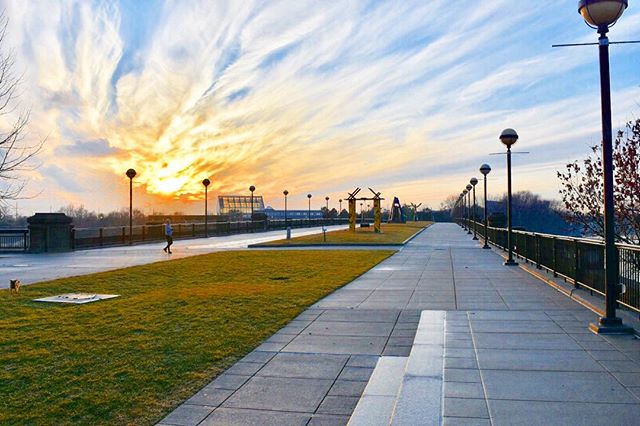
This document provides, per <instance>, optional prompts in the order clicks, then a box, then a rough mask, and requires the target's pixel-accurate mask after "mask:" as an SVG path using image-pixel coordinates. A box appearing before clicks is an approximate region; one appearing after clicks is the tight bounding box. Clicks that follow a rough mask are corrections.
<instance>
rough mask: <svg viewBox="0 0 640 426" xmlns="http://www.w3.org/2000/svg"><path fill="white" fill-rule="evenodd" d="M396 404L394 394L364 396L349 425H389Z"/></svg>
mask: <svg viewBox="0 0 640 426" xmlns="http://www.w3.org/2000/svg"><path fill="white" fill-rule="evenodd" d="M395 404H396V397H393V396H378V395H369V396H364V397H362V399H361V400H360V401H359V402H358V405H357V406H356V408H355V410H354V411H353V414H352V415H351V419H350V420H349V426H389V421H390V420H391V415H392V414H393V409H394V407H395Z"/></svg>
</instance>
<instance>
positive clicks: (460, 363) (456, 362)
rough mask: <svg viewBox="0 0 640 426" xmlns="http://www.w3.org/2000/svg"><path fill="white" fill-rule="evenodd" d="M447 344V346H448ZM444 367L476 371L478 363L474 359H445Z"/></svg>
mask: <svg viewBox="0 0 640 426" xmlns="http://www.w3.org/2000/svg"><path fill="white" fill-rule="evenodd" d="M448 345H449V344H447V346H448ZM444 367H445V368H471V369H477V368H478V363H477V362H476V360H475V358H445V359H444Z"/></svg>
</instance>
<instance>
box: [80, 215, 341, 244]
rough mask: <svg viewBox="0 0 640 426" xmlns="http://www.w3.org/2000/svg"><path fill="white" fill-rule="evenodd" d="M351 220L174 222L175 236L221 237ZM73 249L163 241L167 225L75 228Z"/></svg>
mask: <svg viewBox="0 0 640 426" xmlns="http://www.w3.org/2000/svg"><path fill="white" fill-rule="evenodd" d="M346 223H347V219H342V218H335V219H289V220H287V221H286V223H285V220H284V219H276V220H266V221H265V220H255V221H253V222H251V221H242V222H211V223H208V224H207V228H206V229H205V224H204V223H177V224H173V225H172V226H173V238H174V239H187V238H202V237H204V236H205V235H208V236H210V237H211V236H218V235H230V234H242V233H249V232H262V231H274V230H279V229H282V230H284V229H286V228H287V225H288V226H289V227H291V228H309V227H314V226H330V225H342V224H346ZM72 232H73V238H72V242H73V248H74V249H83V248H97V247H107V246H117V245H125V244H129V242H131V243H141V242H153V241H163V240H164V239H165V236H164V225H136V226H133V227H132V229H131V236H130V235H129V227H128V226H116V227H105V228H75V229H73V231H72Z"/></svg>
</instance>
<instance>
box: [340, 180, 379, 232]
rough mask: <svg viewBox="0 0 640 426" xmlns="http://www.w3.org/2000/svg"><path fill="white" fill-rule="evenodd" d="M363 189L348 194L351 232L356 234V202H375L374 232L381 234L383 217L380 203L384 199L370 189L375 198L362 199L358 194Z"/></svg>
mask: <svg viewBox="0 0 640 426" xmlns="http://www.w3.org/2000/svg"><path fill="white" fill-rule="evenodd" d="M360 191H361V188H360V187H358V188H356V189H355V190H354V191H353V192H350V193H348V194H349V196H348V197H347V201H348V202H349V231H351V232H356V202H357V201H373V232H381V215H380V202H381V201H382V200H384V198H381V197H380V194H381V193H380V192H376V191H374V190H373V189H371V188H369V191H371V192H372V193H373V197H371V198H367V197H360V198H358V197H357V196H358V193H359V192H360Z"/></svg>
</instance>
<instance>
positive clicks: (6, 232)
mask: <svg viewBox="0 0 640 426" xmlns="http://www.w3.org/2000/svg"><path fill="white" fill-rule="evenodd" d="M28 249H29V230H28V229H0V251H5V252H6V251H27V250H28Z"/></svg>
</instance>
